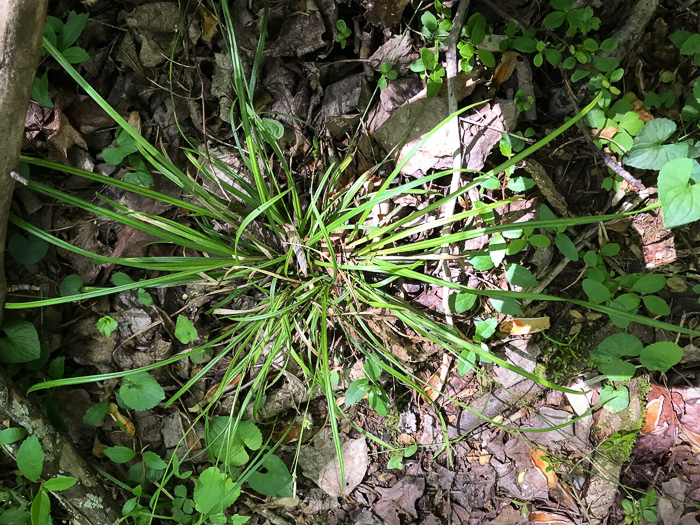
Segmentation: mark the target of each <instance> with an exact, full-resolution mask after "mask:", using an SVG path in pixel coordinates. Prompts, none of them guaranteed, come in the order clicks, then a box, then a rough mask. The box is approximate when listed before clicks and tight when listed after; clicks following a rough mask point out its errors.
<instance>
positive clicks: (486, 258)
mask: <svg viewBox="0 0 700 525" xmlns="http://www.w3.org/2000/svg"><path fill="white" fill-rule="evenodd" d="M467 262H468V263H469V264H471V265H472V266H473V267H474V269H475V270H478V271H480V272H485V271H486V270H490V269H491V268H493V261H492V260H491V256H490V255H489V254H488V253H483V252H481V253H478V254H476V255H472V256H471V257H469V258H468V259H467Z"/></svg>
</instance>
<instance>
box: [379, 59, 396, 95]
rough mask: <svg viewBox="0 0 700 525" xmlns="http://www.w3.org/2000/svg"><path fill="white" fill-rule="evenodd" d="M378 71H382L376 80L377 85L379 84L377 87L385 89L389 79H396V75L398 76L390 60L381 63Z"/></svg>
mask: <svg viewBox="0 0 700 525" xmlns="http://www.w3.org/2000/svg"><path fill="white" fill-rule="evenodd" d="M380 71H381V73H382V76H381V77H379V80H378V81H377V85H378V86H379V89H386V88H387V87H388V86H389V82H388V81H389V80H396V77H397V76H398V72H397V71H396V70H395V69H394V67H393V66H392V64H391V62H384V63H383V64H382V65H381V68H380Z"/></svg>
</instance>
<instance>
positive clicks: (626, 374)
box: [591, 353, 637, 381]
mask: <svg viewBox="0 0 700 525" xmlns="http://www.w3.org/2000/svg"><path fill="white" fill-rule="evenodd" d="M591 359H592V360H593V362H594V363H595V365H596V366H597V367H598V369H599V370H600V371H601V373H602V374H604V375H605V376H607V378H608V379H610V381H627V380H628V379H631V378H632V377H633V376H634V374H635V372H636V371H637V367H636V366H634V365H633V364H632V363H628V362H626V361H622V360H621V359H620V358H619V357H614V356H609V355H600V354H596V355H594V354H593V353H591Z"/></svg>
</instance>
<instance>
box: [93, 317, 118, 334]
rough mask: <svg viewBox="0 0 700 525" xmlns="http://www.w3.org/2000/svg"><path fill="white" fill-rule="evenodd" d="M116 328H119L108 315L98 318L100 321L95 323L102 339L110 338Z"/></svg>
mask: <svg viewBox="0 0 700 525" xmlns="http://www.w3.org/2000/svg"><path fill="white" fill-rule="evenodd" d="M117 326H119V324H118V323H117V321H116V320H115V319H114V318H113V317H110V316H109V315H105V316H103V317H100V319H99V320H98V321H97V329H98V330H99V331H100V333H101V334H102V335H103V336H104V337H109V336H111V335H112V333H113V332H114V331H115V330H116V329H117Z"/></svg>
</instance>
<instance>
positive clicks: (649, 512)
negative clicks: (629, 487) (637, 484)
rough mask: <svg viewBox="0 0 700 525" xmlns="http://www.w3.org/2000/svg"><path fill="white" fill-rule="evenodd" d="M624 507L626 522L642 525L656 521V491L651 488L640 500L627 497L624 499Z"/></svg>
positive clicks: (631, 524) (632, 524)
mask: <svg viewBox="0 0 700 525" xmlns="http://www.w3.org/2000/svg"><path fill="white" fill-rule="evenodd" d="M622 508H623V510H624V511H625V523H629V524H630V525H640V524H644V523H656V521H657V519H658V516H657V509H656V491H655V490H653V489H652V490H650V491H649V492H647V493H646V494H645V495H644V497H642V498H640V499H639V500H635V499H632V498H631V497H630V498H626V499H623V500H622Z"/></svg>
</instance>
